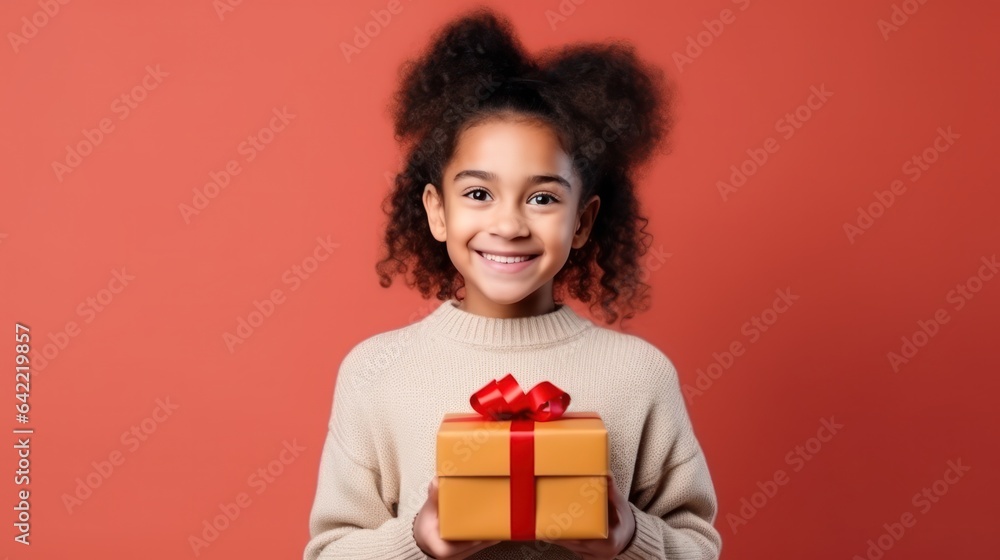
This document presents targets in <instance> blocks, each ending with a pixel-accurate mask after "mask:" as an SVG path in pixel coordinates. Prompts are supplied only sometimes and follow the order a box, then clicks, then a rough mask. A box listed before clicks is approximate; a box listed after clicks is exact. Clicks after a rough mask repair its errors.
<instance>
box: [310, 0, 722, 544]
mask: <svg viewBox="0 0 1000 560" xmlns="http://www.w3.org/2000/svg"><path fill="white" fill-rule="evenodd" d="M670 98H671V94H670V90H668V89H666V88H665V87H664V84H663V79H662V75H661V73H660V72H659V71H658V70H656V69H655V68H651V67H648V66H647V65H645V64H643V63H642V62H641V61H640V60H639V59H638V58H637V57H636V56H635V54H634V53H633V49H632V48H631V47H630V46H629V45H628V44H622V43H612V44H580V45H572V46H568V47H566V48H564V49H562V50H559V51H555V52H552V51H546V52H544V53H542V54H541V55H539V56H538V57H536V58H532V57H530V56H528V54H526V52H525V51H524V49H523V48H522V46H521V44H520V43H519V41H518V40H517V39H516V37H515V35H514V33H513V32H512V31H511V27H510V24H509V23H508V21H507V20H506V19H504V18H502V17H499V16H498V15H496V14H494V13H492V12H491V11H490V10H488V9H484V8H481V9H479V10H475V11H473V12H470V13H468V14H466V15H464V16H463V17H460V18H458V19H457V20H455V21H453V22H451V23H450V24H448V25H447V26H446V27H445V28H443V29H442V30H441V31H440V32H439V33H438V34H437V35H436V36H435V37H434V38H433V39H432V41H431V44H430V46H429V47H428V49H427V51H426V52H424V53H423V54H422V55H421V56H420V57H419V58H418V59H417V60H415V61H411V62H409V63H407V65H405V66H404V68H403V71H402V73H401V85H400V88H399V91H398V93H397V94H396V96H395V100H394V105H393V107H392V109H393V111H392V114H393V117H394V125H395V132H396V137H397V139H398V140H400V141H402V142H404V148H405V153H406V154H407V156H406V168H405V170H404V171H403V172H402V173H400V174H399V175H397V177H396V180H395V185H394V189H393V191H392V193H391V194H390V195H389V197H388V198H387V200H386V202H387V205H388V207H387V208H386V212H387V213H388V214H389V216H390V220H389V224H388V227H387V229H386V233H385V244H386V249H387V252H388V254H387V255H386V256H385V258H384V259H383V260H382V261H381V262H379V263H378V265H377V271H378V274H379V275H380V278H381V284H382V285H383V286H385V287H388V286H389V285H391V283H392V277H393V276H394V275H396V274H404V277H405V273H407V272H410V273H411V274H412V277H408V278H407V283H408V284H409V285H410V286H411V287H414V286H415V287H417V288H418V289H419V290H420V293H421V294H422V295H423V297H424V298H429V297H430V296H431V295H434V296H436V298H437V299H439V300H444V301H443V303H442V304H440V305H439V306H438V307H437V308H436V309H434V310H433V311H432V312H431V313H429V314H428V315H426V316H425V317H424V318H423V319H421V320H419V321H417V322H415V323H413V324H410V325H408V326H405V327H402V328H399V329H396V330H393V331H389V332H386V333H382V334H378V335H375V336H373V337H370V338H368V339H366V340H364V341H362V342H361V343H359V344H358V345H356V346H355V347H354V348H352V349H351V350H350V352H348V354H347V356H346V357H345V358H344V360H343V362H342V363H341V366H340V370H339V373H338V376H337V380H336V388H335V390H334V402H335V407H334V408H333V409H332V413H331V415H330V422H329V431H328V434H327V438H326V442H325V444H324V447H323V454H322V458H321V461H320V468H319V479H318V484H317V492H316V498H315V502H314V504H313V508H312V512H311V514H310V520H309V529H310V536H311V538H310V540H309V542H308V544H307V545H306V548H305V554H304V558H305V560H316V559H318V558H324V559H333V558H343V559H352V560H356V559H373V560H374V559H378V560H383V559H387V558H391V559H414V558H428V557H430V558H440V559H444V558H448V559H462V558H472V559H479V560H491V559H496V560H500V559H514V558H517V559H528V558H552V559H569V558H580V557H582V558H585V559H609V558H626V559H636V560H638V559H655V558H660V559H666V558H676V559H680V558H683V559H711V558H718V556H719V551H720V549H721V539H720V536H719V533H718V532H717V531H716V529H715V528H714V527H713V525H712V524H713V522H714V520H715V516H716V511H717V502H716V497H715V491H714V487H713V484H712V479H711V476H710V474H709V471H708V467H707V464H706V460H705V456H704V454H703V453H702V450H701V447H700V445H699V443H698V440H697V438H696V437H695V434H694V431H693V429H692V425H691V422H690V419H689V417H688V415H687V411H686V408H685V405H684V400H683V398H682V396H681V392H680V385H679V383H678V379H677V372H676V370H675V369H674V366H673V364H672V363H671V361H670V360H669V359H668V358H667V357H666V356H665V355H664V354H663V353H662V352H661V351H660V350H658V349H657V348H656V347H654V346H653V345H652V344H650V343H648V342H646V341H645V340H643V339H642V338H639V337H637V336H634V335H629V334H624V333H621V332H618V331H616V330H613V329H610V328H606V327H601V326H597V325H595V324H594V323H592V322H591V321H589V320H587V319H585V318H583V317H581V316H579V315H577V314H576V313H575V312H574V311H573V310H572V309H571V308H570V307H569V306H568V305H566V304H564V303H562V299H563V297H562V294H563V293H565V292H568V294H569V295H571V296H573V297H574V298H576V299H578V300H580V301H582V302H590V303H591V305H590V308H591V311H592V312H595V313H597V314H600V315H603V317H604V319H605V321H606V322H607V323H609V324H610V323H613V322H614V321H615V320H617V319H618V318H619V317H620V316H624V317H625V318H629V317H632V316H634V310H636V309H639V308H640V307H641V308H642V310H645V308H646V307H645V306H643V305H642V304H643V303H644V295H645V292H646V290H647V289H648V286H647V285H645V284H644V283H643V282H642V281H641V280H640V272H641V271H640V269H639V257H640V256H642V255H643V254H644V252H645V249H646V247H647V245H645V244H644V243H643V241H645V238H646V237H648V234H645V233H644V232H642V231H641V228H640V227H639V224H640V222H643V223H645V222H646V220H645V219H644V218H642V217H641V216H640V215H639V213H638V202H637V200H636V195H635V188H636V186H635V182H634V176H635V173H636V169H637V167H638V166H639V165H640V164H641V163H643V162H645V161H646V160H648V159H649V157H650V155H651V154H653V153H654V150H655V148H656V147H657V146H658V145H659V144H660V141H661V140H663V139H664V138H665V137H666V134H667V132H668V130H669V128H670V125H671V123H672V120H671V117H670V114H669V111H668V109H669V101H670ZM411 266H412V269H411V268H410V267H411ZM460 292H461V294H462V295H461V296H460V295H459V293H460ZM508 372H509V373H513V374H514V375H515V377H516V378H517V379H518V381H519V382H520V384H521V386H522V387H523V388H524V390H525V391H527V390H528V389H530V388H531V387H534V386H535V384H537V383H538V382H540V381H546V380H547V381H550V382H552V383H553V384H555V385H556V386H557V387H559V388H561V389H564V390H566V391H567V392H568V393H569V394H570V395H571V398H572V410H577V411H594V412H598V413H599V414H600V415H601V417H602V419H603V420H604V423H605V425H606V427H607V430H608V442H609V446H610V466H611V471H612V473H613V474H612V475H611V476H610V477H609V485H608V496H609V503H608V512H609V533H608V538H607V539H591V540H577V541H572V540H560V539H559V538H558V535H543V536H541V538H540V539H539V540H535V541H504V542H499V541H489V542H479V541H476V542H466V541H443V540H441V539H440V537H439V536H438V520H437V482H438V480H437V477H436V476H435V468H436V465H435V443H436V432H437V429H438V427H439V425H440V421H441V418H442V416H443V415H444V413H446V412H468V411H469V397H470V395H471V394H472V393H473V392H475V391H476V390H478V389H479V388H481V387H483V386H484V385H485V384H486V383H488V382H490V381H491V380H494V379H499V378H501V377H503V376H504V375H505V374H506V373H508Z"/></svg>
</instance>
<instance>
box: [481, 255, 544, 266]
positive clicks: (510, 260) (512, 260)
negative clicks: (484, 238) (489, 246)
mask: <svg viewBox="0 0 1000 560" xmlns="http://www.w3.org/2000/svg"><path fill="white" fill-rule="evenodd" d="M480 254H481V255H482V256H484V257H486V258H487V259H489V260H491V261H496V262H498V263H505V264H510V263H519V262H524V261H526V260H528V259H530V258H531V257H502V256H500V255H491V254H489V253H480Z"/></svg>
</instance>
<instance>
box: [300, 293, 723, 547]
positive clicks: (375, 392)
mask: <svg viewBox="0 0 1000 560" xmlns="http://www.w3.org/2000/svg"><path fill="white" fill-rule="evenodd" d="M457 304H458V302H457V301H456V300H454V299H452V300H449V301H447V302H443V303H442V304H441V305H440V306H439V307H437V308H436V309H435V310H434V311H433V312H431V313H430V314H429V315H427V316H426V317H424V318H423V319H421V320H419V321H417V322H415V323H413V324H410V325H407V326H405V327H402V328H399V329H396V330H392V331H389V332H385V333H382V334H378V335H375V336H372V337H370V338H368V339H367V340H364V341H362V342H361V343H359V344H357V345H356V346H355V347H353V348H352V349H351V350H350V352H348V354H347V356H345V357H344V360H343V362H342V363H341V366H340V371H339V374H338V375H337V380H336V385H335V389H334V398H333V407H332V412H331V414H330V421H329V430H328V432H327V435H326V441H325V443H324V446H323V452H322V457H321V459H320V464H319V477H318V482H317V488H316V498H315V501H314V503H313V506H312V511H311V513H310V516H309V534H310V539H309V542H308V544H307V545H306V547H305V553H304V556H303V558H304V559H305V560H316V559H318V558H324V559H334V558H337V559H341V558H342V559H350V560H362V559H370V560H386V559H407V560H409V559H426V558H430V557H429V556H427V555H425V554H424V553H423V552H422V551H421V550H420V549H419V548H418V547H417V545H416V542H415V541H414V539H413V521H414V518H415V517H416V515H417V512H418V511H419V510H420V508H421V506H422V505H423V503H424V501H425V500H426V499H427V490H428V485H429V484H430V481H431V478H432V477H433V476H434V475H435V467H436V465H435V445H436V434H437V429H438V426H439V425H440V423H441V418H442V416H443V415H444V413H446V412H473V410H472V408H471V406H470V405H469V396H470V395H471V394H472V393H473V392H475V391H476V390H477V389H479V388H481V387H482V386H483V385H485V384H486V383H488V382H489V381H491V380H493V379H500V378H501V377H503V376H504V375H505V374H507V373H512V374H514V377H516V378H517V380H518V382H520V384H521V387H522V388H523V389H524V390H525V391H528V390H530V389H531V388H532V387H534V386H535V384H537V383H538V382H540V381H546V380H547V381H551V382H552V383H554V384H555V385H556V386H557V387H559V388H560V389H562V390H564V391H566V392H567V393H569V394H570V397H571V399H572V402H571V403H570V406H569V409H568V410H569V411H579V412H584V411H595V412H598V413H599V414H600V415H601V418H602V419H603V420H604V424H605V426H606V427H607V430H608V440H609V441H608V443H609V446H610V460H611V469H612V471H614V477H615V482H616V483H617V484H618V486H619V488H620V489H621V490H622V493H623V494H624V495H625V496H627V497H628V499H629V502H630V507H631V508H632V512H633V513H634V514H635V519H636V532H635V537H634V538H633V539H632V542H631V543H630V544H629V546H628V548H627V549H626V550H625V551H624V552H623V553H622V554H621V555H620V556H618V558H625V559H630V560H631V559H635V560H638V559H655V558H660V559H667V558H670V559H711V558H718V557H719V552H720V550H721V547H722V541H721V538H720V535H719V532H718V531H717V530H716V529H715V528H714V527H713V525H712V523H713V522H714V521H715V516H716V512H717V508H718V505H717V502H716V496H715V490H714V486H713V484H712V479H711V476H710V475H709V471H708V466H707V464H706V461H705V456H704V454H703V453H702V450H701V446H700V445H699V443H698V439H697V438H696V437H695V434H694V431H693V430H692V426H691V421H690V419H689V418H688V414H687V410H686V408H685V405H684V399H683V397H682V395H681V391H680V384H679V382H678V379H677V372H676V370H675V369H674V366H673V364H672V363H671V361H670V360H669V359H668V358H667V357H666V356H665V355H664V354H663V353H662V352H661V351H660V350H659V349H657V348H656V347H655V346H653V345H652V344H650V343H649V342H647V341H645V340H643V339H642V338H640V337H637V336H634V335H629V334H623V333H619V332H618V331H615V330H612V329H609V328H606V327H602V326H598V325H595V324H594V323H593V322H591V321H590V320H588V319H586V318H584V317H581V316H580V315H578V314H577V313H576V312H574V311H573V310H572V309H571V308H570V307H569V306H568V305H565V304H560V305H559V307H558V308H557V309H556V310H555V311H552V312H550V313H546V314H544V315H538V316H534V317H520V318H505V319H498V318H491V317H484V316H481V315H475V314H473V313H470V312H467V311H463V310H461V309H459V308H457V307H455V306H456V305H457ZM470 558H471V559H475V560H500V559H519V560H528V559H533V558H551V559H570V558H577V556H576V555H575V554H573V553H572V552H570V551H569V550H568V549H565V548H563V547H560V546H558V545H555V544H549V543H546V542H544V541H506V542H501V543H499V544H497V545H494V546H492V547H490V548H487V549H485V550H482V551H480V552H479V553H477V554H475V555H474V556H471V557H470Z"/></svg>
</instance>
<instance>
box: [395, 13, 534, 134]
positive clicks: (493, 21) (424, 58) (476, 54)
mask: <svg viewBox="0 0 1000 560" xmlns="http://www.w3.org/2000/svg"><path fill="white" fill-rule="evenodd" d="M529 60H530V59H529V57H528V55H527V53H526V51H525V49H524V47H523V46H522V45H521V43H520V41H519V40H518V39H517V37H516V34H515V33H514V30H513V26H512V25H511V23H510V22H509V21H508V20H507V19H505V18H503V17H501V16H498V15H497V14H495V13H493V12H492V11H490V10H489V9H488V8H482V7H481V8H477V9H475V10H472V11H471V12H469V13H468V14H467V15H465V16H463V17H460V18H457V19H455V20H453V21H451V22H449V23H448V24H447V25H446V26H444V27H443V28H441V29H440V30H439V31H438V32H437V33H436V34H435V35H434V36H433V37H432V38H431V45H430V47H429V48H428V49H427V50H426V51H425V52H424V53H423V54H422V55H421V56H420V57H419V58H418V59H416V60H409V61H407V62H405V63H404V64H403V66H402V69H401V79H400V82H401V84H400V87H399V89H398V90H397V92H396V94H395V96H394V101H395V105H394V108H393V111H392V113H393V124H394V131H395V134H396V138H397V140H403V139H405V138H410V137H419V136H421V135H422V134H423V133H426V132H427V129H428V125H429V124H430V123H432V122H434V121H438V120H440V119H442V118H444V114H445V111H447V110H448V109H449V108H461V107H463V106H465V105H467V104H469V103H470V102H471V101H478V100H480V99H481V98H482V93H481V92H482V90H481V88H480V86H481V85H482V83H483V82H484V80H489V82H487V83H496V82H507V81H508V80H509V79H510V78H513V77H515V76H521V75H523V74H525V73H527V72H530V71H531V69H532V66H531V63H530V62H529ZM477 88H480V91H479V92H477Z"/></svg>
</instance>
